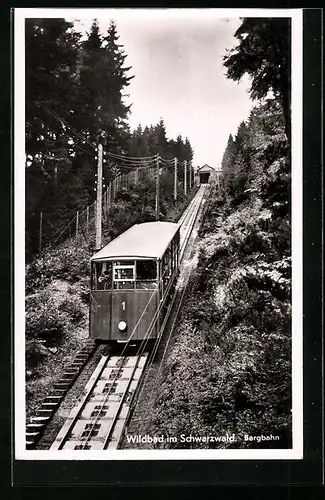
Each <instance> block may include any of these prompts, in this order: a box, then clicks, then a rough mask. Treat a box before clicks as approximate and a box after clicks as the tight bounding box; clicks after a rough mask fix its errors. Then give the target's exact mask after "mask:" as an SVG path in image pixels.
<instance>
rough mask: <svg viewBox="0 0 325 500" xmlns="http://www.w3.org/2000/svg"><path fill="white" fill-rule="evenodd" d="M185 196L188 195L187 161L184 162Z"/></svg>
mask: <svg viewBox="0 0 325 500" xmlns="http://www.w3.org/2000/svg"><path fill="white" fill-rule="evenodd" d="M184 194H187V161H186V160H184Z"/></svg>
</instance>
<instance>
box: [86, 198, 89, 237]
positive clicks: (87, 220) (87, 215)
mask: <svg viewBox="0 0 325 500" xmlns="http://www.w3.org/2000/svg"><path fill="white" fill-rule="evenodd" d="M88 231H89V205H87V208H86V234H87V236H88Z"/></svg>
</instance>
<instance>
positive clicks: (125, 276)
mask: <svg viewBox="0 0 325 500" xmlns="http://www.w3.org/2000/svg"><path fill="white" fill-rule="evenodd" d="M113 280H114V289H115V290H133V289H134V283H135V263H134V260H133V261H130V260H120V261H115V262H114V264H113Z"/></svg>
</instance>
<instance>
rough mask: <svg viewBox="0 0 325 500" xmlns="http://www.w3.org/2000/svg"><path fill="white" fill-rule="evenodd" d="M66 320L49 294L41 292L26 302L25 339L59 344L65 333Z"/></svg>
mask: <svg viewBox="0 0 325 500" xmlns="http://www.w3.org/2000/svg"><path fill="white" fill-rule="evenodd" d="M65 328H66V318H65V315H64V314H63V313H62V312H60V311H59V309H58V304H57V301H55V300H54V298H53V296H52V295H51V294H50V293H46V292H42V293H40V294H38V295H37V296H36V297H33V298H31V299H29V300H28V301H27V306H26V335H27V338H32V337H34V338H35V337H36V338H41V339H44V340H46V341H47V342H48V343H54V344H55V343H59V342H60V341H61V340H62V338H63V335H64V333H65Z"/></svg>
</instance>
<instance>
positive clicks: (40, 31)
mask: <svg viewBox="0 0 325 500" xmlns="http://www.w3.org/2000/svg"><path fill="white" fill-rule="evenodd" d="M118 41H119V35H118V33H117V27H116V25H115V24H114V22H111V24H110V26H109V28H108V30H107V32H106V33H101V32H100V29H99V26H98V23H97V21H96V20H94V22H93V24H92V26H91V29H90V31H89V33H87V34H86V35H85V36H82V35H81V34H80V33H79V32H77V31H76V30H75V28H74V25H73V23H71V22H68V21H66V20H65V19H26V257H27V260H28V261H30V260H31V259H32V258H33V257H34V256H35V254H36V253H37V251H38V250H39V246H40V245H39V236H40V234H39V233H40V231H41V233H42V235H41V236H42V246H44V245H45V246H47V245H48V244H50V243H51V242H52V241H53V240H55V238H56V236H57V235H58V234H60V232H61V231H62V229H63V228H64V227H65V226H66V225H67V223H68V222H69V221H70V220H71V218H72V217H73V216H75V214H76V211H77V210H82V209H84V208H85V207H86V206H87V205H90V204H91V203H92V202H93V201H94V199H95V196H96V168H97V160H96V155H97V152H96V147H97V146H98V144H99V143H101V144H102V145H103V149H104V152H105V153H106V154H107V155H108V156H106V160H105V163H104V169H103V178H104V180H103V185H104V186H106V187H107V185H108V183H109V182H110V181H111V180H112V179H114V178H115V177H117V176H118V175H120V174H122V173H125V172H130V170H132V169H135V168H137V167H139V166H142V165H145V164H149V165H150V164H151V165H152V164H153V161H154V155H156V154H159V155H160V156H162V157H163V158H165V159H167V160H168V159H171V158H174V157H177V158H178V159H179V161H183V160H187V161H188V162H189V161H190V160H191V159H192V158H193V150H192V148H191V144H190V142H189V140H188V139H187V138H182V136H181V135H179V136H178V137H177V138H176V139H175V140H174V139H169V138H168V137H167V133H166V127H165V124H164V120H163V119H161V120H160V121H159V122H158V123H156V124H153V125H148V126H145V127H141V126H140V125H139V127H138V128H136V129H135V130H131V129H130V126H129V124H128V117H129V113H130V107H131V105H126V104H125V98H126V96H127V94H125V92H126V89H127V87H128V86H129V84H130V81H131V80H132V78H134V77H136V75H132V74H130V71H131V69H132V67H131V66H128V65H127V64H126V59H127V55H126V53H125V51H124V48H123V46H122V45H121V44H120V43H119V42H118ZM130 158H133V161H132V160H131V159H130ZM150 162H151V163H150ZM40 217H42V220H41V224H42V226H41V228H40Z"/></svg>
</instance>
